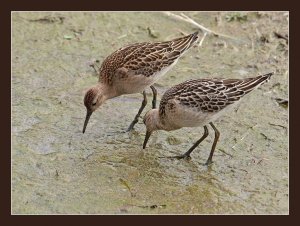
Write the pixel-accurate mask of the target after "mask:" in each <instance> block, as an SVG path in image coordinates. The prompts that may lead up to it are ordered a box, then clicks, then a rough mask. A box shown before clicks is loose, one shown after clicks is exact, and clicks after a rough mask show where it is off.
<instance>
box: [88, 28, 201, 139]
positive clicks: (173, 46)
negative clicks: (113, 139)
mask: <svg viewBox="0 0 300 226" xmlns="http://www.w3.org/2000/svg"><path fill="white" fill-rule="evenodd" d="M198 38H199V36H198V32H195V33H193V34H190V35H187V36H185V37H182V38H177V39H174V40H172V41H166V42H156V43H137V44H132V45H128V46H125V47H123V48H120V49H119V50H117V51H115V52H114V53H112V54H111V55H110V56H108V57H107V58H106V59H105V60H104V61H103V63H102V65H101V68H100V74H99V82H98V84H97V85H96V86H94V87H92V88H90V89H89V90H88V91H87V92H86V94H85V97H84V105H85V106H86V109H87V113H86V119H85V122H84V126H83V133H84V132H85V129H86V126H87V124H88V121H89V118H90V116H91V115H92V113H93V112H94V111H95V110H96V109H97V108H99V107H100V106H101V105H102V104H103V103H104V102H105V101H106V100H108V99H111V98H114V97H117V96H120V95H123V94H133V93H140V92H142V93H143V96H144V100H143V102H142V105H141V107H140V109H139V111H138V114H137V115H136V116H135V118H134V120H133V122H132V123H131V124H130V126H129V128H128V130H127V131H130V130H132V129H133V127H134V125H135V124H136V123H137V122H138V118H139V116H140V114H141V113H142V111H143V109H144V107H145V106H146V104H147V99H146V93H145V91H144V90H145V88H146V87H148V86H150V88H151V89H152V92H153V101H152V107H153V108H155V105H156V94H157V91H156V89H155V88H154V86H152V84H154V83H155V82H156V81H157V80H158V79H159V78H160V77H161V76H162V75H164V74H165V73H166V72H167V71H168V70H170V69H171V68H172V67H173V66H174V65H175V64H176V63H177V61H178V59H179V58H180V57H181V56H182V55H183V54H184V53H185V52H186V51H187V50H188V49H189V48H190V47H191V46H192V45H193V44H194V43H195V42H196V41H197V39H198Z"/></svg>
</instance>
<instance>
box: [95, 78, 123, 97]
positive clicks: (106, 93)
mask: <svg viewBox="0 0 300 226" xmlns="http://www.w3.org/2000/svg"><path fill="white" fill-rule="evenodd" d="M96 88H97V90H98V93H101V95H102V96H103V100H104V101H105V100H108V99H111V98H114V97H116V96H118V95H117V92H116V90H115V89H114V87H113V86H110V85H107V84H105V83H102V82H99V83H98V84H97V85H96Z"/></svg>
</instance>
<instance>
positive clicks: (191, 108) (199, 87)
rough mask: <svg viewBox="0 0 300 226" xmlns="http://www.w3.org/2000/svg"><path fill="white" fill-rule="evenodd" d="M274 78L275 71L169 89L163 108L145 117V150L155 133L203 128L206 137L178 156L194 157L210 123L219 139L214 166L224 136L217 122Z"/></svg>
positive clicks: (163, 99)
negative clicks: (156, 131) (239, 102)
mask: <svg viewBox="0 0 300 226" xmlns="http://www.w3.org/2000/svg"><path fill="white" fill-rule="evenodd" d="M272 75H273V72H272V73H268V74H265V75H260V76H257V77H255V78H245V79H196V80H188V81H185V82H183V83H181V84H178V85H176V86H174V87H172V88H170V89H168V90H167V91H166V92H165V93H164V95H163V97H162V99H161V102H160V105H159V109H152V110H150V111H148V112H147V113H146V115H145V116H144V124H145V125H146V128H147V131H146V136H145V140H144V144H143V149H145V148H146V145H147V142H148V140H149V137H150V135H151V134H152V132H153V131H155V130H166V131H170V130H177V129H180V128H182V127H198V126H203V127H204V134H203V136H202V137H201V138H200V139H199V140H198V141H197V142H196V143H195V144H194V145H193V146H192V147H191V148H190V149H189V150H188V151H187V152H185V153H184V154H183V155H180V156H175V158H177V159H181V158H190V154H191V152H192V151H193V150H194V149H195V148H196V147H197V146H198V145H199V144H200V143H201V142H202V141H203V140H204V139H205V138H206V137H207V136H208V129H207V125H208V124H210V125H211V127H212V128H213V129H214V131H215V139H214V142H213V145H212V148H211V152H210V155H209V158H208V159H207V162H206V164H207V165H208V164H210V163H212V157H213V154H214V150H215V148H216V145H217V141H218V139H219V136H220V133H219V131H218V130H217V128H216V127H215V126H214V124H213V121H215V120H216V119H217V118H218V117H220V116H221V115H222V114H223V113H224V111H225V110H226V109H228V108H229V106H233V105H234V104H235V103H237V102H238V101H239V100H240V99H241V98H242V97H243V96H244V95H246V94H247V93H249V92H251V91H252V90H254V89H255V88H257V87H258V86H259V85H261V84H263V83H264V82H266V81H268V80H269V79H270V77H271V76H272Z"/></svg>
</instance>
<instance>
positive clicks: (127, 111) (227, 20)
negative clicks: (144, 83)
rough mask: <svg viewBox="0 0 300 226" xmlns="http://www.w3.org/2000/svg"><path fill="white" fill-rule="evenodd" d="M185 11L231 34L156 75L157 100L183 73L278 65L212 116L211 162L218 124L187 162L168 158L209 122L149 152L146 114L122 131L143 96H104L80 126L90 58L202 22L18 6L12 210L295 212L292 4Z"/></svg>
mask: <svg viewBox="0 0 300 226" xmlns="http://www.w3.org/2000/svg"><path fill="white" fill-rule="evenodd" d="M186 15H188V16H189V17H191V18H193V19H194V20H195V21H197V22H198V23H200V24H202V25H203V26H205V27H208V28H210V29H212V30H214V31H217V32H218V33H222V34H226V35H228V36H231V37H234V39H232V38H224V37H217V36H213V35H208V36H207V37H206V38H205V40H204V42H203V45H202V46H201V47H195V48H193V49H191V50H190V51H189V52H188V53H187V54H185V55H184V56H183V57H182V58H181V59H180V60H179V61H178V63H177V65H176V66H175V67H174V68H173V69H172V70H171V71H169V72H168V73H167V74H166V75H165V76H164V77H163V78H162V79H161V80H159V81H158V83H157V84H155V87H157V89H158V99H160V98H161V96H162V94H163V92H164V91H165V90H167V89H168V88H169V87H170V86H172V85H175V84H177V83H180V82H183V81H185V80H187V79H193V78H206V77H208V78H210V77H226V78H245V77H250V76H256V75H258V74H263V73H268V72H270V71H274V72H275V75H274V76H273V77H272V78H271V80H270V82H269V83H266V84H264V85H263V86H261V87H260V88H259V89H257V90H255V91H254V92H252V93H251V94H249V95H248V96H246V97H245V98H244V99H243V100H242V101H241V103H240V104H239V105H238V106H237V108H236V109H234V110H232V111H230V112H229V113H228V114H226V115H224V117H222V118H221V119H220V120H218V121H216V123H215V125H216V126H217V128H218V130H219V131H220V132H221V136H220V140H219V143H218V145H217V148H216V152H215V156H214V159H213V161H214V163H213V164H212V165H211V166H208V167H207V166H205V165H204V163H205V161H206V159H207V158H208V155H209V151H210V148H211V145H212V141H213V137H214V133H213V130H212V129H210V135H209V137H208V138H207V139H206V140H205V141H204V142H203V143H202V144H201V145H200V146H199V147H198V148H197V149H196V150H195V151H194V152H193V153H192V155H191V156H192V159H191V160H190V161H187V160H175V159H168V158H161V157H164V156H171V155H175V154H182V153H184V152H185V151H186V150H187V149H188V148H189V147H191V146H192V144H193V143H194V142H195V141H196V140H197V139H199V138H200V137H201V136H202V133H203V128H183V129H181V130H177V131H173V132H165V131H159V132H157V133H155V134H153V135H152V137H151V139H150V141H149V143H148V148H147V149H146V150H142V142H143V139H144V135H145V127H144V125H143V124H142V120H140V122H139V123H138V124H137V125H136V128H135V131H133V132H132V133H124V131H125V129H126V128H127V127H128V125H129V124H130V122H131V121H132V119H133V118H134V115H135V114H136V112H137V110H138V108H139V107H140V104H141V101H142V95H141V94H134V95H127V96H121V97H118V98H115V99H112V100H109V101H107V102H106V103H105V104H104V105H103V106H102V107H101V108H100V109H98V111H96V112H95V113H94V114H93V115H92V117H91V119H90V122H89V125H88V127H87V131H86V133H85V134H82V126H83V122H84V117H85V113H86V112H85V107H84V105H83V96H84V92H85V91H86V89H87V88H88V87H90V86H92V85H94V84H96V82H97V80H98V78H97V74H96V73H95V72H94V70H93V68H91V67H90V66H89V65H90V64H91V62H93V61H95V60H99V62H100V63H101V62H102V61H103V59H105V57H106V56H107V55H108V54H110V53H111V52H113V51H114V50H116V49H117V48H120V47H122V46H124V45H126V44H129V43H134V42H144V41H150V42H155V41H165V40H169V39H172V38H176V37H180V36H182V35H183V33H186V34H188V33H191V32H194V31H196V30H197V28H196V27H195V26H193V25H192V24H188V23H186V22H184V21H178V20H176V19H174V18H171V17H168V16H167V15H165V14H163V13H162V12H149V13H148V12H143V13H139V12H128V13H125V12H115V13H113V12H110V13H107V12H105V13H104V12H102V13H101V12H98V13H96V12H95V13H91V12H77V13H75V12H73V13H62V12H57V13H51V12H40V13H32V12H31V13H30V12H28V13H27V12H18V13H13V14H12V154H11V157H12V213H13V214H70V213H72V214H78V213H81V214H169V213H172V214H288V199H289V197H288V186H289V184H288V74H289V72H288V43H287V41H286V40H285V39H284V38H282V37H280V35H281V36H283V37H285V35H287V34H288V13H285V12H277V13H272V12H267V13H265V12H260V13H254V12H251V13H231V12H221V13H217V12H187V13H186ZM276 33H277V34H280V35H279V36H278V35H276ZM201 35H203V33H201ZM146 91H147V95H148V97H149V98H148V99H149V100H151V98H152V96H151V90H150V89H147V90H146ZM150 108H151V101H148V105H147V107H146V111H147V110H149V109H150ZM146 111H144V112H143V114H142V115H144V114H145V113H146Z"/></svg>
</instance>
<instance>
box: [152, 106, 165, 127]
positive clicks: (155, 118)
mask: <svg viewBox="0 0 300 226" xmlns="http://www.w3.org/2000/svg"><path fill="white" fill-rule="evenodd" d="M151 113H152V124H153V125H154V130H164V125H163V123H162V121H161V118H160V115H159V109H152V112H151Z"/></svg>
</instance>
